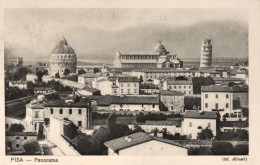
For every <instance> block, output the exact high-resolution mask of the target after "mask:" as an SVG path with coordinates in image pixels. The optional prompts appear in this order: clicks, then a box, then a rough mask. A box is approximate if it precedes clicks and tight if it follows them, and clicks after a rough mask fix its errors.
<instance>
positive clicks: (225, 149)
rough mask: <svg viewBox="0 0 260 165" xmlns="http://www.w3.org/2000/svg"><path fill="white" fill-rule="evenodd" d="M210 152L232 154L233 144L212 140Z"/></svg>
mask: <svg viewBox="0 0 260 165" xmlns="http://www.w3.org/2000/svg"><path fill="white" fill-rule="evenodd" d="M212 152H213V154H214V155H232V154H233V145H232V144H231V143H229V142H213V147H212Z"/></svg>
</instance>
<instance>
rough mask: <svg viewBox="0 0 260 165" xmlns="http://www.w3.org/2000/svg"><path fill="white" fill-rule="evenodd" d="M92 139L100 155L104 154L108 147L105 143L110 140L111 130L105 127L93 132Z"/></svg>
mask: <svg viewBox="0 0 260 165" xmlns="http://www.w3.org/2000/svg"><path fill="white" fill-rule="evenodd" d="M92 139H93V141H94V146H95V148H96V152H97V153H98V154H102V153H103V152H104V150H106V147H105V146H104V142H106V141H108V140H110V136H109V130H108V128H105V127H100V128H99V129H97V130H95V131H94V132H93V136H92Z"/></svg>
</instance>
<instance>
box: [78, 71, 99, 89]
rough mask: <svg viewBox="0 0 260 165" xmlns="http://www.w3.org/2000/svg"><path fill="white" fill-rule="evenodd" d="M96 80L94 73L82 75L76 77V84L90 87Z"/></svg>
mask: <svg viewBox="0 0 260 165" xmlns="http://www.w3.org/2000/svg"><path fill="white" fill-rule="evenodd" d="M96 78H97V75H96V74H94V73H89V74H82V75H79V76H78V83H81V84H84V85H87V86H88V87H92V82H93V81H94V80H95V79H96Z"/></svg>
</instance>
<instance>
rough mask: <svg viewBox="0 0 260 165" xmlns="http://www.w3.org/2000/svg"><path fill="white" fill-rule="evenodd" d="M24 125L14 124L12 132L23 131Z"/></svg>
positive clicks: (11, 128)
mask: <svg viewBox="0 0 260 165" xmlns="http://www.w3.org/2000/svg"><path fill="white" fill-rule="evenodd" d="M24 129H25V128H24V126H23V125H22V124H12V125H11V127H10V129H9V131H10V132H23V130H24Z"/></svg>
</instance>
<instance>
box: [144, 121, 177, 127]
mask: <svg viewBox="0 0 260 165" xmlns="http://www.w3.org/2000/svg"><path fill="white" fill-rule="evenodd" d="M142 125H158V126H162V125H168V126H174V125H175V126H176V127H181V125H182V120H160V121H154V120H146V121H145V124H142Z"/></svg>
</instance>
